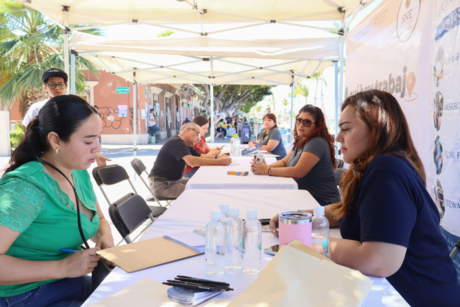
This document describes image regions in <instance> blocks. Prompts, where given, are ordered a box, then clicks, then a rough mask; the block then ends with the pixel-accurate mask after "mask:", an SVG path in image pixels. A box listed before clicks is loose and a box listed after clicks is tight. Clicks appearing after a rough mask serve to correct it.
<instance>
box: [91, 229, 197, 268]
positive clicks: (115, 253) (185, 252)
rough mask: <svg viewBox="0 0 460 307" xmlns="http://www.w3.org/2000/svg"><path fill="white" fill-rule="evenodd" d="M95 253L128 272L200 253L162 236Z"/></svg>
mask: <svg viewBox="0 0 460 307" xmlns="http://www.w3.org/2000/svg"><path fill="white" fill-rule="evenodd" d="M97 254H98V255H100V256H101V257H103V258H105V259H107V260H109V261H111V262H113V263H114V264H116V265H117V266H119V267H120V268H122V269H123V270H125V271H126V272H128V273H132V272H136V271H140V270H143V269H147V268H151V267H154V266H157V265H161V264H165V263H169V262H173V261H177V260H181V259H185V258H190V257H193V256H197V255H201V254H200V253H198V252H196V251H194V250H192V249H190V248H188V247H185V246H183V245H181V244H179V243H176V242H173V241H171V240H168V239H165V238H163V237H158V238H154V239H150V240H145V241H141V242H136V243H131V244H126V245H123V246H116V247H112V248H108V249H104V250H100V251H98V252H97Z"/></svg>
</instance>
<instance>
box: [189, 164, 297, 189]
mask: <svg viewBox="0 0 460 307" xmlns="http://www.w3.org/2000/svg"><path fill="white" fill-rule="evenodd" d="M232 158H233V159H234V161H235V162H234V163H232V164H230V165H228V166H202V167H200V168H199V169H198V171H197V172H196V173H195V175H193V177H192V178H191V179H190V180H189V181H188V182H187V186H186V187H185V189H186V190H191V189H271V190H279V189H284V190H297V189H298V186H297V182H295V180H294V179H292V178H283V177H271V176H267V175H254V174H253V173H251V164H250V162H251V161H252V157H245V156H243V157H232ZM265 161H266V162H267V164H271V163H274V162H275V161H276V159H275V158H265ZM228 171H237V172H249V175H248V176H232V175H228V174H227V172H228Z"/></svg>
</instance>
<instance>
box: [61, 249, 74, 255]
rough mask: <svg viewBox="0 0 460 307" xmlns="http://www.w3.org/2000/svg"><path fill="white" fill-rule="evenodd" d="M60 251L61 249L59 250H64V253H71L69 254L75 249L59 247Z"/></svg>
mask: <svg viewBox="0 0 460 307" xmlns="http://www.w3.org/2000/svg"><path fill="white" fill-rule="evenodd" d="M60 251H61V252H65V253H71V254H73V253H75V252H76V251H74V250H71V249H68V248H61V249H60Z"/></svg>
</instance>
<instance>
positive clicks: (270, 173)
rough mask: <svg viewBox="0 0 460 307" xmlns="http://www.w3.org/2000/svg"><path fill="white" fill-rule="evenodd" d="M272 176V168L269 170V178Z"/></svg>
mask: <svg viewBox="0 0 460 307" xmlns="http://www.w3.org/2000/svg"><path fill="white" fill-rule="evenodd" d="M271 175H272V168H271V167H270V168H269V169H268V176H271Z"/></svg>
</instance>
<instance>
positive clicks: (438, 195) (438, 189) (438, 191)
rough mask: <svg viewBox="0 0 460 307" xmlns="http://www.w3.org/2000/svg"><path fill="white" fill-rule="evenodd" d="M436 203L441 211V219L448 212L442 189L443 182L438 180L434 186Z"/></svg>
mask: <svg viewBox="0 0 460 307" xmlns="http://www.w3.org/2000/svg"><path fill="white" fill-rule="evenodd" d="M434 202H435V204H436V206H437V207H438V210H439V215H440V217H441V219H442V218H443V216H444V213H445V212H446V207H445V205H444V190H443V189H442V185H441V181H440V180H439V179H438V180H436V185H435V186H434Z"/></svg>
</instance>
